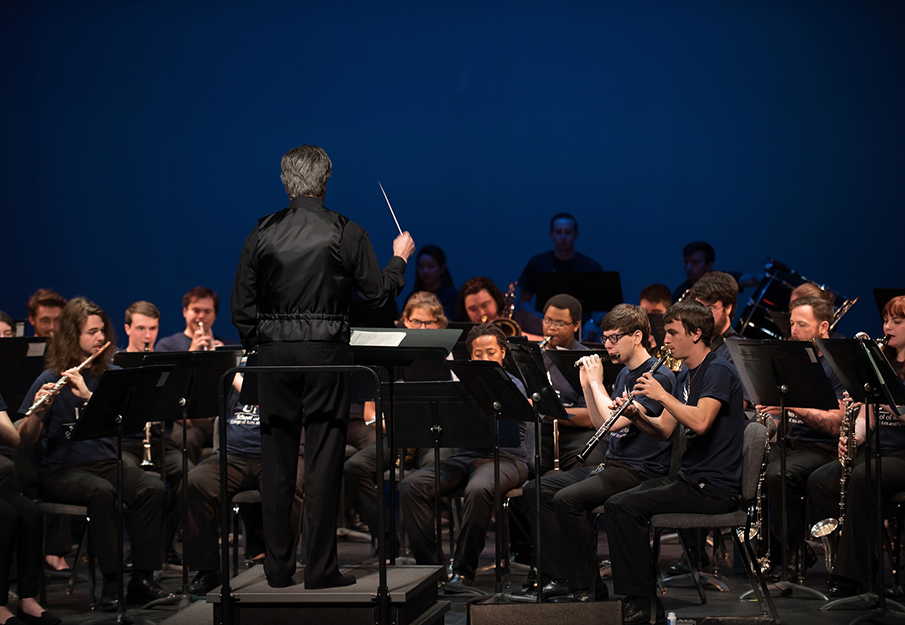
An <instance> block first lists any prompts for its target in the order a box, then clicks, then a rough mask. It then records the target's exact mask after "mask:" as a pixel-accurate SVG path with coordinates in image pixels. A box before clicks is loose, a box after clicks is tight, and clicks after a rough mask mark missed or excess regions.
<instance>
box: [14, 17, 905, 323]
mask: <svg viewBox="0 0 905 625" xmlns="http://www.w3.org/2000/svg"><path fill="white" fill-rule="evenodd" d="M311 4H312V3H298V2H290V1H282V0H271V1H261V0H256V1H254V2H252V1H227V0H216V1H209V2H205V1H196V2H177V1H173V2H129V1H124V0H117V1H101V0H98V1H91V2H89V1H87V0H83V1H80V2H72V1H71V0H66V1H59V2H51V1H40V0H7V1H6V2H3V3H2V4H0V76H2V83H0V84H2V92H0V124H2V137H3V139H2V143H0V205H2V207H3V215H4V217H3V220H2V223H3V226H2V231H3V234H4V236H3V245H2V246H0V258H2V281H3V288H2V295H0V309H2V310H6V311H7V312H9V313H11V314H13V316H15V317H24V316H25V302H26V300H27V298H28V296H29V295H30V294H31V293H32V292H33V291H34V290H35V289H37V288H38V287H52V288H54V289H56V290H57V291H59V292H60V293H61V294H63V295H64V296H66V297H72V296H74V295H86V296H88V297H90V298H92V299H94V300H95V301H97V302H98V303H99V304H100V305H101V306H103V307H104V308H105V309H106V310H108V312H110V314H111V316H112V317H113V318H114V320H116V321H117V327H118V328H120V323H121V319H122V311H123V310H124V309H125V308H126V307H127V306H128V304H129V303H131V302H132V301H134V300H136V299H148V300H150V301H152V302H155V303H156V304H157V305H158V306H159V307H160V309H161V311H162V313H163V315H164V316H163V320H162V335H163V334H169V333H172V332H177V331H179V330H181V329H182V328H183V327H184V326H183V323H182V318H181V314H180V311H181V296H182V294H183V293H184V292H185V291H187V290H188V289H190V288H191V287H193V286H195V285H196V284H202V285H206V286H210V287H212V288H214V289H215V290H216V291H218V292H219V293H220V294H221V296H222V298H223V300H224V306H223V309H222V310H221V316H220V319H219V321H218V322H217V324H216V326H215V330H216V331H217V332H218V333H220V334H224V335H227V336H231V337H236V333H235V330H234V329H233V328H232V326H231V324H230V323H229V314H228V306H227V305H226V303H227V302H228V296H229V291H230V288H231V285H232V278H233V274H234V271H235V264H236V261H237V259H238V253H239V249H240V247H241V244H242V241H243V240H244V238H245V236H246V234H247V233H248V231H249V230H250V229H251V227H252V226H253V225H254V223H255V220H256V219H257V218H258V217H260V216H263V215H265V214H267V213H270V212H273V211H274V210H278V209H280V208H282V207H283V206H284V205H285V204H286V197H285V195H284V193H283V189H282V185H281V183H280V180H279V159H280V156H281V155H282V154H283V153H284V152H285V151H286V150H287V149H289V148H291V147H293V146H296V145H300V144H302V143H315V144H318V145H320V146H322V147H324V149H326V150H327V152H328V153H329V154H330V156H331V158H332V159H333V163H334V175H333V178H332V180H331V181H330V184H329V185H328V189H327V202H326V203H327V205H328V206H329V207H331V208H333V209H334V210H337V211H339V212H341V213H344V214H346V215H348V216H349V217H350V218H352V219H354V220H355V221H357V222H359V223H361V224H362V225H363V226H364V227H365V228H367V229H368V231H369V232H370V233H371V237H372V240H373V242H374V245H375V248H376V250H377V253H378V257H380V258H381V259H382V260H386V259H388V258H389V254H390V249H391V248H390V243H391V241H392V238H393V236H394V234H395V225H394V224H393V221H392V219H391V217H390V215H389V213H388V211H387V209H386V206H385V204H384V202H383V198H382V196H381V195H380V190H379V187H378V186H377V181H378V180H380V181H381V182H382V183H383V185H384V186H385V187H386V190H387V193H388V194H389V196H390V199H391V200H392V202H393V206H394V208H395V209H396V211H397V214H398V216H399V220H400V222H401V223H402V226H403V228H405V229H408V230H410V231H411V232H412V234H413V236H414V237H415V241H416V243H417V244H418V245H419V246H421V245H424V244H427V243H434V244H437V245H440V246H441V247H443V248H444V249H445V250H446V252H447V255H448V260H449V267H450V269H451V271H452V274H453V278H454V280H455V281H456V284H457V285H459V284H461V283H462V282H463V281H465V280H466V279H468V278H470V277H472V276H475V275H481V274H484V275H488V276H490V277H491V278H493V279H494V280H495V281H496V282H497V283H498V284H500V285H501V286H502V287H503V288H505V286H506V284H508V283H509V282H511V281H513V280H515V279H516V278H517V276H518V274H519V272H520V271H521V269H522V267H523V266H524V264H525V262H526V260H527V259H528V257H529V256H530V255H532V254H534V253H537V252H540V251H544V250H546V249H550V248H551V243H550V241H549V239H548V238H547V229H548V228H547V226H548V221H549V218H550V216H551V215H552V214H554V213H556V212H558V211H563V210H565V211H570V212H573V213H574V214H575V215H577V216H578V219H579V221H580V237H579V239H578V245H577V247H578V249H579V250H580V251H583V252H584V253H587V254H589V255H591V256H592V257H595V258H596V259H597V260H599V261H600V262H601V263H602V264H603V265H604V267H605V268H607V269H612V270H618V271H620V272H621V274H622V281H623V288H624V292H625V296H626V299H627V300H629V301H636V300H637V294H638V292H639V291H640V289H641V288H642V287H643V286H644V285H646V284H648V283H650V282H665V283H666V284H668V285H669V286H670V287H671V288H674V287H675V286H676V285H677V284H678V283H679V282H681V281H682V280H683V279H684V274H683V270H682V258H681V249H682V246H683V245H684V244H685V243H687V242H688V241H690V240H693V239H705V240H709V241H710V242H711V243H713V245H714V246H715V247H716V250H717V263H716V265H717V268H718V269H719V268H723V269H734V270H739V271H756V270H758V269H759V268H761V267H762V265H763V263H764V261H765V260H766V257H767V256H772V257H775V258H778V259H780V260H782V261H784V262H785V263H787V264H789V265H790V266H792V267H793V268H794V269H796V270H798V271H799V272H801V273H802V274H804V275H806V276H808V277H811V278H813V279H815V280H817V281H818V282H825V283H826V284H827V285H828V286H830V287H831V288H833V289H835V290H838V291H841V292H843V293H845V294H846V295H848V296H854V295H860V296H861V297H862V302H861V303H859V304H858V305H857V306H855V307H854V309H853V310H852V312H851V313H849V317H848V318H847V319H846V320H845V321H843V322H842V324H841V326H840V329H841V330H842V331H843V333H846V334H848V335H852V334H854V332H856V331H858V330H866V331H868V332H869V333H871V334H872V335H879V333H880V328H879V316H878V314H877V311H876V308H875V306H874V304H873V297H872V294H871V289H872V288H874V287H878V286H879V287H893V286H903V285H905V279H903V272H902V264H901V260H900V259H901V254H900V253H899V254H897V255H894V253H893V250H895V249H896V248H897V247H898V246H899V245H901V239H902V234H903V226H905V218H903V211H902V207H903V199H905V176H903V171H905V107H903V104H905V37H903V34H905V3H901V2H819V3H816V2H802V1H791V2H790V1H782V2H761V1H757V2H755V1H751V2H728V1H727V2H717V1H704V0H686V1H683V2H673V1H650V2H639V3H626V2H606V3H604V2H572V3H556V2H524V1H523V2H496V3H487V2H459V3H455V4H453V3H442V4H441V3H425V2H374V1H371V2H336V3H322V4H320V5H318V6H307V5H311ZM407 276H408V280H409V283H411V281H412V280H413V278H414V267H413V266H410V268H409V270H408V272H407ZM409 288H410V287H407V290H408V289H409ZM750 293H751V289H748V291H747V292H746V293H745V294H744V295H745V296H747V295H749V294H750ZM118 334H119V336H120V337H121V336H122V331H121V329H119V330H118Z"/></svg>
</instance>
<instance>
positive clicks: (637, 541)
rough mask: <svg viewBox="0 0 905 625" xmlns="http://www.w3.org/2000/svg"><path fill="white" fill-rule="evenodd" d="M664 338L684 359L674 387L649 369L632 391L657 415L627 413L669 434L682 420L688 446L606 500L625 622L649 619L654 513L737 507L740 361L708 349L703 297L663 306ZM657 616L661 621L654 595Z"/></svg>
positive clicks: (649, 429)
mask: <svg viewBox="0 0 905 625" xmlns="http://www.w3.org/2000/svg"><path fill="white" fill-rule="evenodd" d="M663 321H664V327H665V329H666V338H665V341H664V342H665V344H666V345H668V346H669V347H670V348H671V349H672V353H673V356H674V357H675V358H680V359H683V360H684V361H685V364H686V365H687V367H688V368H687V369H685V370H683V371H682V372H681V373H679V376H678V378H677V379H676V384H675V386H674V387H673V389H672V393H670V392H669V391H667V390H666V389H665V388H664V387H663V386H662V385H661V384H660V382H659V381H657V380H656V379H655V378H654V377H653V376H651V375H650V374H648V373H645V374H644V375H642V376H641V377H640V378H639V379H638V381H637V383H636V384H635V387H634V392H635V393H636V394H637V395H639V396H643V397H647V398H648V399H651V400H654V401H657V402H659V403H660V404H662V405H663V408H664V410H663V413H662V414H661V415H660V417H659V418H656V417H652V416H649V415H647V414H645V413H643V412H640V411H638V410H637V409H636V408H635V407H634V406H633V407H631V408H629V409H628V410H627V411H626V416H628V417H629V418H630V419H632V421H633V423H634V424H635V425H636V426H638V428H639V429H641V431H643V432H645V433H646V434H649V435H650V436H652V437H654V438H657V439H660V440H666V439H668V438H669V437H670V436H671V435H672V432H673V430H674V429H675V427H676V426H677V425H681V426H682V427H683V429H684V432H685V436H686V440H687V444H686V449H685V453H684V454H683V456H682V464H681V469H680V471H679V473H678V475H676V476H675V477H666V478H659V479H654V480H649V481H646V482H644V483H643V484H641V485H640V486H638V487H636V488H633V489H631V490H629V491H626V492H623V493H619V494H618V495H613V496H612V497H610V499H609V500H608V501H607V503H606V516H607V536H608V539H609V545H610V559H611V560H612V563H613V590H614V591H615V592H616V594H620V595H625V600H624V602H623V622H624V623H626V624H632V623H643V622H647V621H648V620H649V619H650V616H651V615H650V608H651V594H652V593H653V592H654V582H655V580H654V572H653V570H654V567H653V563H652V557H653V554H652V553H651V548H650V542H649V529H650V519H651V517H652V516H653V515H655V514H661V513H676V512H695V513H705V514H721V513H726V512H732V511H734V510H737V509H738V505H739V500H738V498H739V493H740V491H741V471H742V439H743V432H744V427H745V411H744V405H743V399H742V384H741V381H740V380H739V377H738V372H737V371H736V370H735V367H734V366H733V365H732V364H731V363H729V362H728V361H727V360H724V359H722V358H719V357H717V356H716V355H714V354H713V353H712V352H711V351H710V339H711V337H712V335H713V314H712V313H711V312H710V310H709V309H707V308H706V307H705V306H703V305H702V304H700V303H698V302H680V303H677V304H674V305H673V306H671V307H670V308H669V310H667V311H666V314H665V315H664V317H663ZM616 403H617V404H621V401H620V400H618V399H617V402H616ZM656 619H657V621H664V622H665V619H664V618H663V606H662V605H661V604H660V602H659V599H657V613H656Z"/></svg>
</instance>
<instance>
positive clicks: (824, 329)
mask: <svg viewBox="0 0 905 625" xmlns="http://www.w3.org/2000/svg"><path fill="white" fill-rule="evenodd" d="M790 310H791V321H792V339H793V340H796V341H810V340H813V339H816V338H823V339H825V338H828V337H829V327H830V323H831V322H832V319H833V309H832V308H831V307H830V306H829V304H827V303H826V302H825V301H824V300H822V299H818V298H816V297H802V298H799V299H796V300H795V301H794V302H792V303H791V305H790ZM818 355H819V359H820V364H821V365H823V370H824V371H825V372H826V375H827V377H828V378H829V379H830V382H831V383H832V385H833V390H834V391H835V392H836V398H837V399H839V400H841V399H842V394H843V393H844V392H845V389H844V388H843V387H842V382H840V381H839V378H838V377H837V376H836V373H835V372H834V371H833V369H832V367H830V364H829V362H827V360H826V357H825V356H823V355H822V354H818ZM840 406H841V404H840ZM757 410H758V412H769V413H770V414H771V415H773V416H774V417H775V418H776V419H779V416H780V415H779V407H777V406H769V407H767V406H758V407H757ZM786 411H787V412H788V413H789V415H788V422H789V423H788V430H787V431H786V450H787V452H786V477H785V483H786V510H785V516H786V519H787V521H786V522H787V529H788V535H787V537H786V540H787V547H788V550H789V570H790V572H791V573H792V575H793V577H797V578H798V579H799V580H801V579H803V578H804V574H805V571H806V570H807V568H808V567H809V566H813V565H814V563H815V562H816V556H815V555H814V554H813V551H812V550H810V549H807V551H806V553H807V555H806V556H805V558H804V562H801V561H800V560H801V559H802V558H801V553H802V549H803V548H804V534H805V529H806V528H805V522H806V521H807V510H806V509H805V500H804V496H805V495H806V494H807V486H808V477H809V476H810V475H811V473H813V472H814V471H816V470H817V469H819V468H820V467H822V466H823V465H825V464H826V463H828V462H831V461H833V460H835V458H836V447H837V443H838V440H839V424H840V423H841V422H842V413H843V410H842V408H841V407H839V408H837V409H834V410H818V409H816V408H803V407H802V408H788V407H787V408H786ZM773 450H776V451H775V452H773ZM774 453H775V457H773V458H771V459H770V460H771V462H770V464H769V465H767V471H766V478H765V482H766V485H767V498H768V500H769V502H770V527H771V531H772V532H773V536H774V537H777V538H778V537H779V536H780V534H781V528H782V482H783V478H782V473H781V463H780V460H781V459H780V457H779V446H778V445H774V446H773V448H772V449H771V455H774ZM808 527H809V526H808ZM776 544H777V545H780V544H782V542H781V541H779V540H777V542H776ZM776 560H777V561H779V560H780V559H779V558H776Z"/></svg>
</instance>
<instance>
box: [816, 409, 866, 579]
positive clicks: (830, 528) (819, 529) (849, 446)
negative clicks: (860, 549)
mask: <svg viewBox="0 0 905 625" xmlns="http://www.w3.org/2000/svg"><path fill="white" fill-rule="evenodd" d="M843 403H844V404H845V414H844V415H843V416H842V423H840V424H839V438H845V442H846V450H845V455H844V456H842V457H841V458H839V463H840V464H841V465H842V477H841V478H839V488H840V492H839V518H838V519H834V518H832V517H830V518H826V519H823V520H822V521H817V522H816V523H814V525H813V526H812V527H811V536H813V537H814V538H819V539H820V540H822V541H823V550H824V557H825V560H826V570H827V571H829V572H831V573H832V572H833V568H834V567H835V565H836V549H837V547H838V545H839V537H840V536H841V535H842V526H843V524H844V523H845V489H846V486H847V485H848V479H849V477H850V476H851V474H852V467H853V466H854V464H855V451H856V450H857V447H858V446H857V443H856V442H855V440H854V438H853V437H854V434H855V419H856V418H857V417H858V411H859V410H860V409H861V404H857V403H855V402H854V401H853V400H852V399H851V398H850V397H846V398H845V400H843Z"/></svg>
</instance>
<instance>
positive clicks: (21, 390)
mask: <svg viewBox="0 0 905 625" xmlns="http://www.w3.org/2000/svg"><path fill="white" fill-rule="evenodd" d="M46 347H47V339H46V338H38V337H28V338H25V337H17V338H8V339H3V340H0V395H2V396H3V400H4V401H5V402H6V405H7V406H11V407H15V406H21V405H22V402H23V401H25V396H26V395H27V394H28V391H29V389H30V388H31V385H32V383H33V382H34V381H35V380H36V379H37V377H38V376H39V375H41V372H42V371H44V349H45V348H46Z"/></svg>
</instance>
